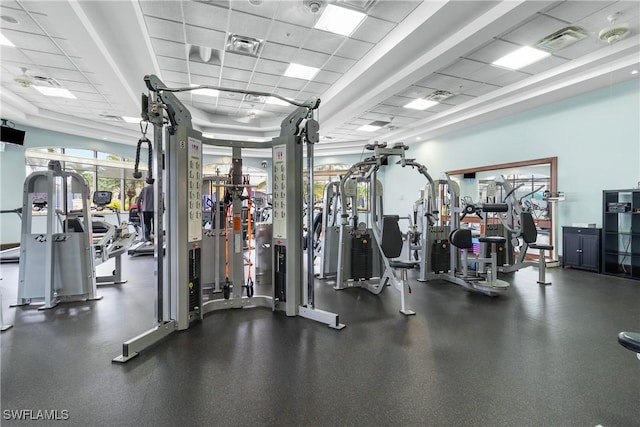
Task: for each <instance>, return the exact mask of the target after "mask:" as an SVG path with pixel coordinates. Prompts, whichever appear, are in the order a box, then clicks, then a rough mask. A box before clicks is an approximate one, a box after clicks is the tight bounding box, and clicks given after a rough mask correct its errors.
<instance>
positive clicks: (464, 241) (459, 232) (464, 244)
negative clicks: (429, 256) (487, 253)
mask: <svg viewBox="0 0 640 427" xmlns="http://www.w3.org/2000/svg"><path fill="white" fill-rule="evenodd" d="M449 242H451V244H452V245H453V246H455V247H457V248H460V249H473V242H472V241H471V229H469V228H458V229H456V230H453V231H452V232H451V234H450V235H449Z"/></svg>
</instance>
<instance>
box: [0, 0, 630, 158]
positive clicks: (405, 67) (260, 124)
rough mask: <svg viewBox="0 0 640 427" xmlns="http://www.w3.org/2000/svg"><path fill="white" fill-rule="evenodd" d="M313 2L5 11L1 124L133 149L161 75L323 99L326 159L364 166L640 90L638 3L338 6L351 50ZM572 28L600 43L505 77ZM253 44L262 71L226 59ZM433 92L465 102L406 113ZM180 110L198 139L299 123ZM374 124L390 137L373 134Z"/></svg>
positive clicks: (55, 5) (227, 101) (27, 4)
mask: <svg viewBox="0 0 640 427" xmlns="http://www.w3.org/2000/svg"><path fill="white" fill-rule="evenodd" d="M310 2H314V1H311V0H304V1H303V0H290V1H276V0H262V1H259V0H252V1H249V0H233V1H224V0H212V1H205V0H203V1H95V0H92V1H82V0H81V1H12V0H3V1H2V3H0V28H1V31H2V34H3V35H4V36H5V37H7V38H8V39H9V40H10V41H11V42H12V43H13V44H15V47H7V46H2V47H1V51H0V54H1V56H0V63H1V72H2V75H1V87H2V92H1V94H0V102H1V104H0V105H1V107H2V111H1V115H2V117H3V118H7V119H10V120H12V121H14V122H16V123H18V124H25V125H31V126H35V127H41V128H45V129H51V130H56V131H62V132H67V133H72V134H77V135H82V136H86V137H93V138H98V139H106V140H108V141H113V142H118V143H125V144H131V145H133V144H135V142H136V141H137V140H138V138H139V126H138V124H136V123H133V124H131V123H126V122H124V121H122V120H121V119H120V118H121V117H122V116H130V117H131V116H133V117H137V116H139V108H140V106H139V104H140V94H141V93H143V92H145V91H146V89H145V86H144V83H143V76H144V75H145V74H156V75H158V76H159V77H160V78H161V79H162V80H163V81H164V82H165V84H166V85H167V86H169V87H185V86H190V85H212V86H217V87H227V88H232V89H240V90H249V91H260V92H266V93H273V94H278V95H280V96H284V97H288V98H292V99H296V100H299V101H304V100H306V99H308V98H309V97H312V96H318V97H320V98H321V100H322V102H321V107H320V109H319V120H320V124H321V131H320V133H321V142H320V144H318V146H317V147H316V153H317V154H319V155H322V154H337V153H353V152H357V153H359V152H360V151H361V149H362V146H363V144H364V143H366V142H369V141H372V140H379V141H389V142H397V141H403V142H408V143H414V142H416V141H418V140H426V139H429V138H433V137H436V136H438V135H441V134H444V133H446V132H450V131H453V130H457V129H461V128H464V127H467V126H470V125H473V124H476V123H480V122H483V121H488V120H491V119H495V118H499V117H502V116H505V115H508V114H512V113H514V112H517V111H523V110H526V109H529V108H533V107H536V106H539V105H542V104H545V103H548V102H553V101H556V100H559V99H562V98H565V97H568V96H573V95H576V94H580V93H584V92H587V91H591V90H594V89H597V88H600V87H604V86H607V85H611V84H615V83H618V82H622V81H625V80H629V79H637V78H638V74H632V73H631V71H632V70H634V69H638V67H639V62H640V2H637V1H504V2H497V1H414V0H407V1H401V0H397V1H396V0H394V1H384V0H363V1H357V0H342V1H340V0H336V1H332V2H331V3H333V4H335V5H338V6H342V7H347V8H351V9H354V10H359V11H362V12H364V13H366V18H365V19H364V21H363V22H362V23H361V24H360V25H359V26H358V27H357V29H356V30H355V31H354V32H353V33H352V34H351V35H350V36H348V37H347V36H341V35H337V34H333V33H330V32H326V31H322V30H319V29H316V28H314V25H315V23H316V22H317V20H318V19H319V17H320V15H321V13H322V11H323V10H324V8H325V7H326V5H327V2H326V1H322V0H316V1H315V2H316V3H319V5H320V10H319V11H318V12H317V13H313V12H312V11H311V9H310V8H309V7H308V5H309V3H310ZM613 18H615V21H614V22H613V24H614V25H625V26H627V27H628V29H629V33H628V35H627V36H626V37H625V38H623V39H622V40H619V41H617V42H615V43H607V42H605V41H602V40H600V39H599V37H598V33H599V32H600V30H602V29H603V28H605V27H608V26H610V25H612V22H610V19H613ZM568 26H577V27H580V28H582V29H584V31H585V32H586V34H587V37H586V38H584V39H582V40H579V41H577V42H575V43H574V44H572V45H569V46H567V47H564V48H562V49H559V50H557V51H554V52H552V53H551V55H550V56H548V57H547V58H545V59H543V60H541V61H539V62H535V63H533V64H531V65H529V66H526V67H524V68H521V69H519V70H509V69H505V68H500V67H497V66H494V65H492V62H493V61H495V60H497V59H498V58H500V57H501V56H504V55H506V54H507V53H510V52H512V51H514V50H515V49H517V48H519V47H522V46H535V44H536V43H537V42H538V41H539V40H541V39H542V38H544V37H546V36H548V35H550V34H552V33H554V32H556V31H558V30H560V29H562V28H565V27H568ZM231 34H233V35H236V36H237V38H236V40H235V42H232V41H231V40H230V38H229V35H231ZM251 39H255V40H258V41H262V44H261V46H260V47H259V48H258V52H257V55H256V56H248V55H246V54H242V53H236V52H230V51H227V50H226V49H225V48H226V46H227V44H234V43H235V45H237V46H239V47H240V48H245V47H246V48H250V47H251V46H249V45H248V44H247V43H248V42H249V41H250V40H251ZM238 40H239V41H238ZM291 62H294V63H298V64H301V65H305V66H309V67H316V68H318V69H319V71H318V73H317V74H316V75H315V76H314V77H313V79H312V80H305V79H299V78H292V77H286V76H284V73H285V70H286V69H287V66H288V65H289V63H291ZM23 69H26V72H25V71H24V70H23ZM24 73H26V75H27V76H29V77H30V78H32V79H34V78H35V79H37V80H38V81H42V82H44V84H53V85H59V86H61V87H63V88H65V89H68V90H69V91H71V92H72V93H73V94H74V95H75V96H76V98H77V99H64V98H54V97H45V96H42V95H40V93H39V92H38V91H36V90H35V89H34V88H33V87H22V86H20V85H19V84H18V83H17V82H16V80H15V78H16V77H20V76H21V75H22V74H24ZM42 78H44V79H46V80H40V79H42ZM435 91H448V92H450V93H451V94H452V96H450V97H449V98H447V99H444V100H442V101H441V102H440V103H438V104H435V105H433V106H432V107H429V108H427V109H426V110H422V111H421V110H415V109H407V108H404V106H405V105H406V104H408V103H409V102H411V101H412V100H414V99H417V98H424V97H427V96H429V95H430V94H432V93H433V92H435ZM178 97H179V98H180V99H181V100H182V102H184V103H185V104H186V105H187V106H188V108H189V110H190V111H191V113H192V116H193V124H194V127H195V128H197V129H199V130H200V131H202V132H203V133H205V134H206V135H209V136H213V137H216V138H223V139H244V140H254V141H256V140H257V141H261V140H268V139H270V138H272V137H274V136H276V135H277V134H278V131H279V127H280V122H281V121H282V119H283V118H284V117H285V116H286V115H287V114H288V113H289V112H290V111H291V109H292V108H293V107H289V106H282V105H275V104H271V103H266V102H264V101H265V99H255V98H253V99H251V98H246V97H244V96H243V95H241V94H237V93H228V92H220V94H219V95H218V96H217V97H210V96H204V95H198V94H194V93H192V92H184V93H180V94H179V95H178ZM372 122H380V123H379V124H381V125H382V127H381V128H380V129H378V130H376V131H374V132H364V131H362V130H359V129H360V128H361V127H362V126H364V125H369V124H371V123H372Z"/></svg>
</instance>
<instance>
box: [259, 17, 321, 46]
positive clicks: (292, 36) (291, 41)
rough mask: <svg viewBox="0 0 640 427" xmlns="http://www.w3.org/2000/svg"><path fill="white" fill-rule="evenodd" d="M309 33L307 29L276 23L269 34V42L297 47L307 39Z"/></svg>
mask: <svg viewBox="0 0 640 427" xmlns="http://www.w3.org/2000/svg"><path fill="white" fill-rule="evenodd" d="M293 22H295V21H293ZM309 31H311V30H310V29H309V28H305V27H302V26H300V25H294V24H290V23H287V22H277V23H276V25H275V27H273V28H272V29H271V32H270V33H269V41H272V42H275V43H280V44H284V45H289V46H296V47H297V46H300V44H302V43H303V42H304V41H305V39H307V34H308V33H309Z"/></svg>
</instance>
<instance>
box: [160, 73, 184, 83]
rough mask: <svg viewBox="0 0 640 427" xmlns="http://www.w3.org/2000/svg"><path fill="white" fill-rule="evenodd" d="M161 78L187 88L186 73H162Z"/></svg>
mask: <svg viewBox="0 0 640 427" xmlns="http://www.w3.org/2000/svg"><path fill="white" fill-rule="evenodd" d="M162 77H164V78H165V79H166V80H171V81H172V82H176V83H180V86H187V85H188V84H189V76H188V75H187V73H177V72H175V71H163V72H162Z"/></svg>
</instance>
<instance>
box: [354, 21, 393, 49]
mask: <svg viewBox="0 0 640 427" xmlns="http://www.w3.org/2000/svg"><path fill="white" fill-rule="evenodd" d="M395 26H396V24H395V23H393V22H389V21H384V20H382V19H378V18H374V17H372V16H369V17H367V18H366V19H365V20H364V21H363V22H362V23H361V24H360V26H359V27H358V29H356V31H355V32H354V33H353V34H352V35H351V38H354V39H357V40H362V41H365V42H369V43H378V42H379V41H380V40H382V39H383V38H385V36H386V35H387V34H389V31H391V30H393V28H394V27H395Z"/></svg>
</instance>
